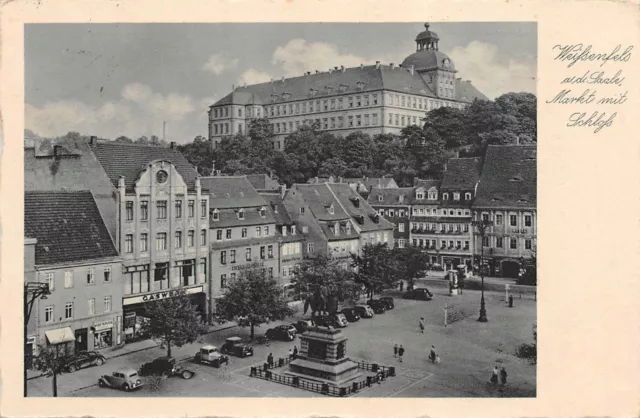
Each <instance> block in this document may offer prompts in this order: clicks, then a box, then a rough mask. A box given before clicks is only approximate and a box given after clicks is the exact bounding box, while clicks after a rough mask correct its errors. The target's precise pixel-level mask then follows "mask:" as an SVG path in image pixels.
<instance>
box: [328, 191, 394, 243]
mask: <svg viewBox="0 0 640 418" xmlns="http://www.w3.org/2000/svg"><path fill="white" fill-rule="evenodd" d="M328 187H329V188H330V189H331V191H332V192H333V194H334V195H335V196H336V197H337V199H338V200H339V202H340V204H341V206H342V207H343V208H344V210H345V211H346V212H347V213H348V214H349V216H350V217H352V218H356V217H358V216H362V218H361V219H363V220H364V222H363V223H362V224H360V223H359V225H358V226H359V227H360V228H361V229H362V231H364V232H369V231H377V230H385V229H393V224H392V223H391V222H389V221H387V220H386V219H384V218H383V217H381V216H378V212H377V211H376V210H375V209H374V208H372V207H371V205H369V203H367V201H366V200H365V199H363V198H362V196H360V195H359V194H358V193H357V192H356V191H355V190H353V189H352V188H351V187H349V185H348V184H342V183H329V184H328ZM356 199H357V200H358V204H357V206H356V203H355V200H356ZM373 217H375V218H376V219H378V222H377V223H376V222H374V221H373V219H372V218H373Z"/></svg>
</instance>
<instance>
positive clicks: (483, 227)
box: [471, 219, 492, 322]
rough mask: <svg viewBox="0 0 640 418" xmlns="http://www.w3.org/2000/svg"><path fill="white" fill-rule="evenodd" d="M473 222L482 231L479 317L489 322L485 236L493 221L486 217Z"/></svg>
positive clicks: (480, 320)
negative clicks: (485, 282) (485, 280)
mask: <svg viewBox="0 0 640 418" xmlns="http://www.w3.org/2000/svg"><path fill="white" fill-rule="evenodd" d="M471 224H472V225H473V226H475V227H476V228H478V232H479V233H480V280H481V281H482V290H481V292H482V296H481V297H480V317H479V318H478V322H487V321H488V319H487V309H486V307H485V303H484V236H485V232H486V230H487V227H489V226H491V225H492V224H491V221H489V220H484V219H481V220H479V221H473V222H472V223H471Z"/></svg>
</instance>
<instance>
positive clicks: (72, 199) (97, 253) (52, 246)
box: [24, 191, 118, 265]
mask: <svg viewBox="0 0 640 418" xmlns="http://www.w3.org/2000/svg"><path fill="white" fill-rule="evenodd" d="M24 229H25V235H26V236H29V237H33V238H36V239H37V240H38V243H37V244H36V264H39V265H46V264H57V263H66V262H74V261H81V260H91V259H100V258H106V257H117V256H118V252H117V251H116V248H115V245H114V243H113V241H112V240H111V237H110V235H109V231H108V230H107V227H106V226H105V224H104V222H103V220H102V217H101V216H100V212H99V211H98V207H97V205H96V202H95V200H94V199H93V196H92V194H91V192H89V191H74V192H60V191H58V192H31V191H26V192H25V196H24Z"/></svg>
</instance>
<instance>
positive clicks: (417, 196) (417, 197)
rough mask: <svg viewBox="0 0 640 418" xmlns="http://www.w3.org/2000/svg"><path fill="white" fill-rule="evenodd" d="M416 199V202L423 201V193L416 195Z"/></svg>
mask: <svg viewBox="0 0 640 418" xmlns="http://www.w3.org/2000/svg"><path fill="white" fill-rule="evenodd" d="M416 199H418V200H422V199H424V193H416Z"/></svg>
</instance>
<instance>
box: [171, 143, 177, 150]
mask: <svg viewBox="0 0 640 418" xmlns="http://www.w3.org/2000/svg"><path fill="white" fill-rule="evenodd" d="M170 147H171V149H176V143H175V141H171V145H170Z"/></svg>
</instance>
